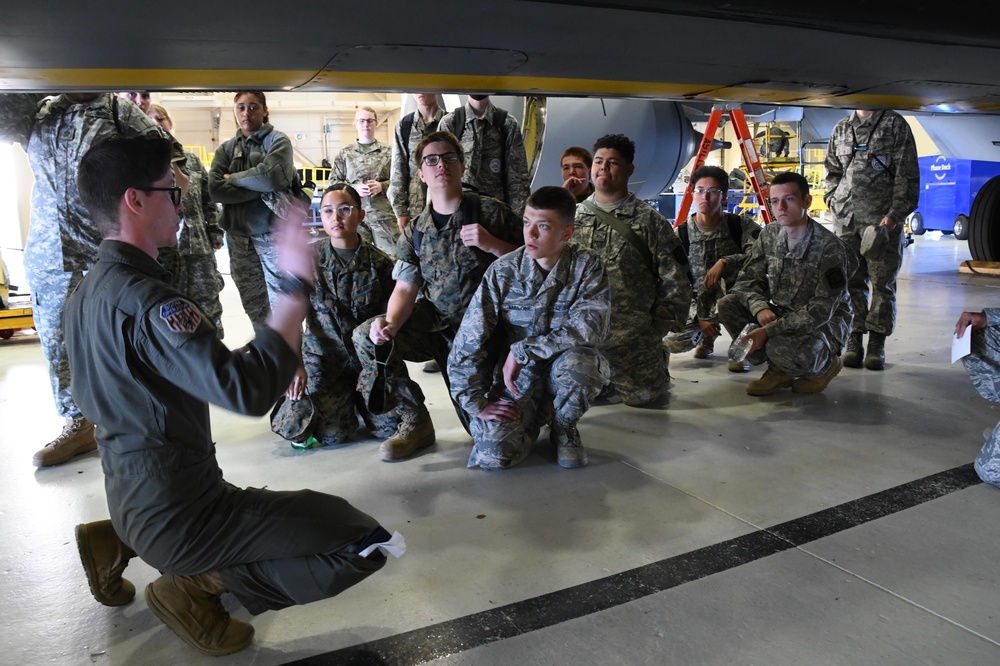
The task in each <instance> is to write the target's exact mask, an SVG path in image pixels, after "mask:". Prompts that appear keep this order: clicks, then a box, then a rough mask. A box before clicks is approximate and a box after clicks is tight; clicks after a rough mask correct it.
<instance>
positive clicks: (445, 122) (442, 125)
mask: <svg viewBox="0 0 1000 666" xmlns="http://www.w3.org/2000/svg"><path fill="white" fill-rule="evenodd" d="M454 125H455V114H454V113H446V114H444V116H443V117H442V118H441V122H439V123H438V131H439V132H451V133H452V134H455V127H454ZM455 136H458V135H457V134H455ZM458 140H459V141H461V140H462V137H460V136H458Z"/></svg>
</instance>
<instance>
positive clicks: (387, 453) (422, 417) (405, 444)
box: [378, 405, 434, 462]
mask: <svg viewBox="0 0 1000 666" xmlns="http://www.w3.org/2000/svg"><path fill="white" fill-rule="evenodd" d="M433 443H434V424H433V423H432V422H431V415H430V413H429V412H428V411H427V407H425V406H424V405H420V407H419V408H417V409H416V410H415V411H412V412H403V415H402V417H401V419H400V422H399V427H398V428H396V432H395V433H394V434H393V436H392V437H390V438H389V439H387V440H385V441H384V442H382V445H381V446H380V447H379V449H378V456H379V458H380V459H382V460H383V461H385V462H392V461H394V460H404V459H405V458H409V457H410V456H412V455H413V454H414V453H416V452H417V451H419V450H420V449H426V448H427V447H428V446H430V445H431V444H433Z"/></svg>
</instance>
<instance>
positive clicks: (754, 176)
mask: <svg viewBox="0 0 1000 666" xmlns="http://www.w3.org/2000/svg"><path fill="white" fill-rule="evenodd" d="M723 113H726V114H728V115H729V120H730V121H731V122H732V124H733V130H734V131H735V132H736V138H737V140H738V141H739V144H740V152H741V153H742V154H743V163H744V164H745V165H746V168H747V173H748V174H749V175H750V184H751V185H752V186H753V191H754V193H755V194H756V195H757V201H758V202H759V205H758V209H759V210H760V216H761V217H762V218H763V219H764V224H771V222H772V221H774V216H773V215H772V214H771V202H770V201H769V200H768V185H767V178H765V177H764V169H763V168H762V167H761V165H760V157H759V156H758V155H757V148H756V147H755V146H754V145H753V137H752V136H750V128H749V127H748V126H747V119H746V116H745V115H743V109H741V108H740V107H739V105H729V104H716V105H715V106H713V107H712V113H711V114H710V115H709V116H708V124H707V125H706V126H705V135H704V136H703V137H702V139H701V145H700V146H699V147H698V154H697V155H696V156H695V159H694V168H693V169H691V172H692V173H694V169H697V168H698V167H701V166H704V165H705V160H706V159H707V158H708V154H709V153H710V152H711V151H712V142H713V141H715V133H716V132H717V131H718V129H719V123H720V122H721V120H722V114H723ZM727 194H728V193H727ZM692 199H693V195H692V194H691V182H690V181H688V184H687V187H686V188H685V189H684V198H683V199H681V207H680V208H678V209H677V219H676V220H674V226H675V227H676V226H677V225H679V224H681V223H682V222H684V220H686V219H687V215H688V211H689V210H690V209H691V201H692Z"/></svg>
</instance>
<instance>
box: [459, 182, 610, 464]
mask: <svg viewBox="0 0 1000 666" xmlns="http://www.w3.org/2000/svg"><path fill="white" fill-rule="evenodd" d="M575 210H576V201H575V200H574V198H573V195H572V194H570V193H569V192H568V191H567V190H565V189H563V188H561V187H543V188H541V189H539V190H538V191H536V192H535V193H533V194H532V195H531V196H530V197H528V201H527V206H526V207H525V210H524V247H523V248H518V249H517V250H515V251H513V252H511V253H510V254H507V255H505V256H503V257H501V258H500V259H497V260H496V261H495V262H493V264H492V265H491V266H490V267H489V269H487V271H486V275H485V276H484V277H483V281H482V284H480V286H479V289H478V290H477V291H476V293H475V295H473V297H472V302H471V303H470V304H469V307H468V309H467V310H466V311H465V317H464V318H463V319H462V325H461V326H460V327H459V329H458V333H457V334H456V336H455V340H454V343H453V344H452V348H451V355H450V356H449V357H448V374H449V376H450V378H451V394H452V396H453V397H454V399H455V401H456V402H457V403H458V404H459V405H460V406H461V407H462V409H463V410H465V412H466V414H467V415H468V419H469V422H470V430H471V434H472V438H473V444H472V454H471V455H470V456H469V467H475V466H477V465H478V466H479V467H480V468H482V469H497V468H503V467H510V466H512V465H514V464H516V463H518V462H520V461H521V460H523V459H524V457H525V456H527V455H528V452H529V450H530V449H531V445H532V444H533V443H534V441H535V438H536V437H538V431H539V429H540V428H541V427H542V426H543V425H550V426H551V433H550V439H551V441H552V444H553V445H554V446H555V447H556V456H557V460H558V462H559V464H560V465H562V466H563V467H582V466H583V465H586V464H587V454H586V452H585V451H584V449H583V445H582V444H581V442H580V433H579V431H578V430H577V426H576V424H577V421H579V420H580V417H582V416H583V414H584V413H585V412H586V411H587V409H589V407H590V401H591V400H593V399H594V398H595V397H596V396H597V394H598V393H599V392H600V390H601V387H603V386H604V385H605V384H606V383H607V381H608V373H609V370H608V363H607V361H606V360H605V359H604V357H603V356H601V353H600V352H599V351H598V347H599V346H600V345H601V343H602V342H604V338H605V336H607V333H608V322H609V318H610V310H611V304H610V300H609V299H610V288H609V286H608V276H607V273H606V271H605V270H604V266H603V264H602V263H601V258H600V256H599V255H598V254H597V253H596V252H594V251H592V250H586V249H583V248H577V247H574V246H569V245H567V242H568V241H569V239H570V237H571V236H572V235H573V231H574V226H573V216H574V213H575Z"/></svg>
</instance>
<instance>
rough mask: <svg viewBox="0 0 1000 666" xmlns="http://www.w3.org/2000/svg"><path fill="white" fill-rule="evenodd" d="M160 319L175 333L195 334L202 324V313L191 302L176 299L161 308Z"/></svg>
mask: <svg viewBox="0 0 1000 666" xmlns="http://www.w3.org/2000/svg"><path fill="white" fill-rule="evenodd" d="M160 319H162V320H163V321H164V322H165V323H166V324H167V327H168V328H169V329H170V330H171V331H173V332H174V333H194V332H195V331H196V330H197V329H198V324H200V323H201V312H200V311H199V310H198V308H197V306H195V304H194V303H192V302H191V301H188V300H185V299H183V298H175V299H174V300H172V301H168V302H166V303H164V304H163V305H161V306H160Z"/></svg>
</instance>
